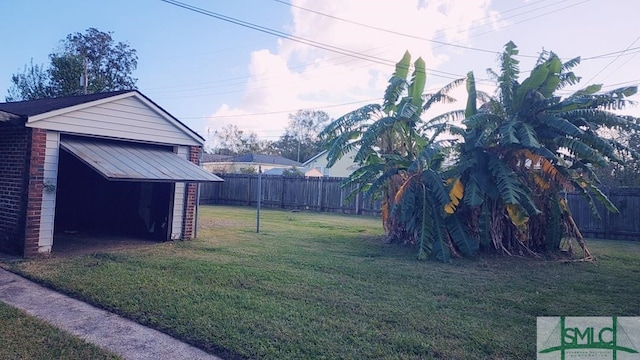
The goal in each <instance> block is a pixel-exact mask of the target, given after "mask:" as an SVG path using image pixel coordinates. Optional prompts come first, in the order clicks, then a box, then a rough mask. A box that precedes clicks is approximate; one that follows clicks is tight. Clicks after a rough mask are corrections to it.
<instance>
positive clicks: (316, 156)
mask: <svg viewBox="0 0 640 360" xmlns="http://www.w3.org/2000/svg"><path fill="white" fill-rule="evenodd" d="M326 154H327V150H323V151H321V152H319V153H317V154H315V155H314V156H313V157H311V159H309V160H307V161H305V162H304V163H303V164H302V166H309V164H311V163H312V162H313V161H314V160H316V159H317V158H319V157H320V156H323V155H324V156H326Z"/></svg>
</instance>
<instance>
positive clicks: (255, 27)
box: [160, 0, 461, 79]
mask: <svg viewBox="0 0 640 360" xmlns="http://www.w3.org/2000/svg"><path fill="white" fill-rule="evenodd" d="M160 1H163V2H166V3H168V4H171V5H174V6H177V7H181V8H183V9H186V10H189V11H193V12H196V13H199V14H202V15H206V16H209V17H213V18H216V19H218V20H222V21H226V22H229V23H232V24H235V25H239V26H242V27H246V28H249V29H252V30H256V31H260V32H263V33H266V34H270V35H274V36H279V37H283V38H285V39H288V40H292V41H295V42H299V43H301V44H305V45H309V46H313V47H316V48H319V49H322V50H326V51H331V52H335V53H338V54H342V55H347V56H351V57H355V58H358V59H361V60H365V61H369V62H373V63H377V64H382V65H387V66H394V65H395V64H396V62H395V61H391V60H388V59H383V58H379V57H376V56H371V55H366V54H362V53H358V52H355V51H351V50H348V49H344V48H340V47H337V46H333V45H328V44H324V43H321V42H317V41H313V40H309V39H305V38H302V37H299V36H295V35H291V34H288V33H285V32H282V31H278V30H273V29H270V28H267V27H264V26H260V25H256V24H253V23H250V22H246V21H243V20H239V19H236V18H232V17H230V16H226V15H222V14H218V13H215V12H213V11H209V10H205V9H202V8H199V7H196V6H193V5H189V4H185V3H183V2H180V1H177V0H160ZM426 70H427V71H429V72H431V73H432V75H434V76H438V77H443V78H448V79H456V78H458V77H461V75H459V74H453V73H449V72H446V71H440V70H435V69H426Z"/></svg>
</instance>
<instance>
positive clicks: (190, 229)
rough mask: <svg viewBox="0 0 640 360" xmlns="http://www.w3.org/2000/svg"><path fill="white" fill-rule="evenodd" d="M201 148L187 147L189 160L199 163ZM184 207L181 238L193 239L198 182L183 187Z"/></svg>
mask: <svg viewBox="0 0 640 360" xmlns="http://www.w3.org/2000/svg"><path fill="white" fill-rule="evenodd" d="M200 152H201V148H200V147H198V146H190V147H189V161H191V162H192V163H194V164H196V165H200ZM185 191H186V193H185V207H184V216H183V217H182V239H185V240H187V239H193V237H194V226H195V216H196V201H197V199H196V198H197V194H198V184H197V183H188V184H186V189H185Z"/></svg>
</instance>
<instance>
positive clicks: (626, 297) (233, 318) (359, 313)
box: [7, 206, 640, 359]
mask: <svg viewBox="0 0 640 360" xmlns="http://www.w3.org/2000/svg"><path fill="white" fill-rule="evenodd" d="M198 234H199V239H198V240H194V241H189V242H177V243H164V244H156V245H150V246H149V247H146V248H140V247H137V248H135V249H131V250H126V251H114V252H99V253H94V254H91V255H87V256H81V257H74V258H56V257H54V258H51V259H41V260H30V261H25V262H22V263H19V264H15V265H11V266H13V269H12V270H14V271H18V272H20V273H22V274H25V275H27V276H29V277H31V278H33V279H36V280H38V281H40V282H43V283H45V284H47V285H48V286H51V287H54V288H56V289H59V290H62V291H64V292H66V293H69V294H71V295H73V296H74V297H78V298H81V299H84V300H87V301H89V302H91V303H94V304H97V305H99V306H101V307H103V308H106V309H109V310H112V311H115V312H117V313H120V314H123V315H124V316H126V317H129V318H131V319H134V320H135V321H138V322H140V323H143V324H146V325H150V326H152V327H154V328H157V329H160V330H162V331H164V332H167V333H169V334H172V335H174V336H177V337H179V338H181V339H183V340H185V341H188V342H190V343H192V344H195V345H197V346H199V347H201V348H203V349H206V350H208V351H211V352H215V353H217V354H219V355H221V356H223V357H224V358H227V359H234V358H262V359H321V358H326V359H367V358H378V359H435V358H440V359H487V358H490V359H496V358H502V359H505V358H509V359H526V358H535V351H536V344H535V334H536V316H543V315H544V316H556V315H576V316H580V315H582V316H586V315H593V316H610V315H611V314H616V315H619V316H640V308H638V302H637V299H638V296H640V285H639V284H638V282H637V277H638V275H639V271H640V270H639V268H638V265H637V264H638V263H639V261H640V243H634V242H616V241H592V242H591V243H590V244H591V248H592V250H593V251H594V252H597V253H598V255H599V256H598V261H597V262H596V263H566V262H560V261H555V260H552V259H551V260H550V261H545V262H542V261H536V260H530V259H515V258H505V257H499V256H494V255H488V256H483V257H481V258H477V259H475V260H467V259H459V260H456V261H454V262H452V263H451V264H449V265H443V264H438V263H433V264H430V265H429V266H420V265H419V264H416V262H415V258H414V255H413V254H414V250H413V249H412V248H410V247H406V246H398V245H392V244H387V243H385V242H384V230H383V229H382V227H381V226H380V224H379V220H378V219H376V218H365V217H352V216H340V215H328V214H313V213H305V212H295V213H292V212H285V211H276V210H268V209H264V210H263V211H262V219H261V233H260V234H256V232H255V210H253V209H250V208H235V207H210V206H204V207H202V208H201V217H200V229H199V233H198ZM7 266H9V265H7Z"/></svg>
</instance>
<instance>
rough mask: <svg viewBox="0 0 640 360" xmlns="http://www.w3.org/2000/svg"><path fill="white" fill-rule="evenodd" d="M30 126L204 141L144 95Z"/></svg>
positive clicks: (114, 135) (44, 118) (54, 115)
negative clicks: (156, 108) (191, 133)
mask: <svg viewBox="0 0 640 360" xmlns="http://www.w3.org/2000/svg"><path fill="white" fill-rule="evenodd" d="M27 126H30V127H36V128H41V129H47V130H55V131H60V132H66V133H74V134H83V135H95V136H102V137H112V138H120V139H127V140H137V141H145V142H154V143H163V144H179V145H201V144H200V142H198V141H197V140H196V139H194V138H193V136H192V135H190V134H187V132H186V131H184V130H183V128H184V126H183V125H180V124H178V123H177V122H175V120H169V119H168V118H167V117H165V116H163V115H162V114H160V113H159V112H158V111H156V110H155V109H153V108H152V107H150V106H148V105H147V104H146V103H145V102H143V101H141V100H140V99H138V98H136V97H133V96H129V97H125V98H116V99H113V100H112V101H106V102H100V103H97V104H94V105H92V106H87V107H83V108H80V109H76V110H73V111H68V112H62V113H58V112H52V115H51V116H47V114H43V115H42V116H41V117H36V118H35V119H34V120H33V121H32V120H31V119H30V121H29V122H28V124H27Z"/></svg>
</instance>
